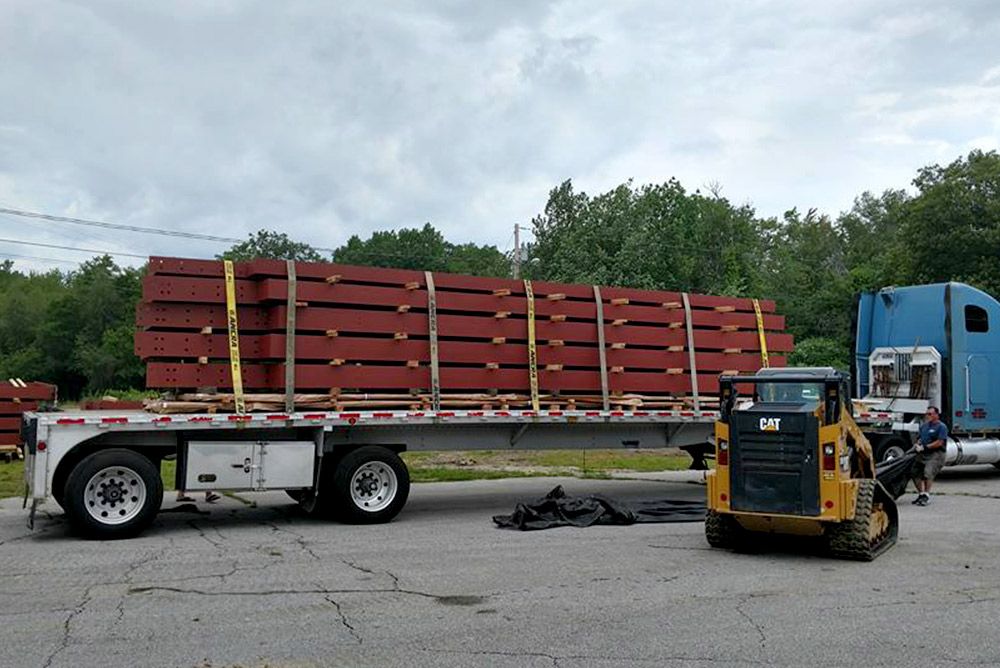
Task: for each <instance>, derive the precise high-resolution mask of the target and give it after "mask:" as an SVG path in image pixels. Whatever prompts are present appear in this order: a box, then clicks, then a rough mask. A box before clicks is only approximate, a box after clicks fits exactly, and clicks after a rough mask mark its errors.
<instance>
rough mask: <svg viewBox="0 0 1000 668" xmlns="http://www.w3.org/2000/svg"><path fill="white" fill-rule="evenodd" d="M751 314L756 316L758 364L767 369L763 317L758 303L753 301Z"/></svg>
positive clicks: (768, 364)
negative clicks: (758, 348) (758, 349)
mask: <svg viewBox="0 0 1000 668" xmlns="http://www.w3.org/2000/svg"><path fill="white" fill-rule="evenodd" d="M753 312H754V314H755V315H756V316H757V336H758V337H759V338H760V363H761V365H762V366H763V367H764V368H765V369H767V368H769V367H770V366H771V361H770V359H769V358H768V356H767V337H766V336H765V335H764V316H763V315H761V312H760V301H758V300H757V299H754V300H753Z"/></svg>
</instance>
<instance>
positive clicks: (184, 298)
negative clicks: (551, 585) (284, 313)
mask: <svg viewBox="0 0 1000 668" xmlns="http://www.w3.org/2000/svg"><path fill="white" fill-rule="evenodd" d="M235 283H236V285H235V287H236V301H237V303H238V304H241V305H256V304H264V303H272V304H273V303H283V302H285V301H286V300H287V298H288V285H287V282H286V281H284V280H279V279H271V278H268V279H263V280H261V281H259V282H254V281H249V280H237V281H236V282H235ZM296 298H297V299H298V301H300V302H307V303H310V304H343V305H355V306H381V307H386V308H398V307H401V306H402V307H405V308H418V309H420V308H425V307H426V306H427V293H426V292H424V291H422V290H407V289H406V288H404V287H396V288H394V287H380V286H369V285H353V284H346V283H335V284H327V283H318V282H313V283H309V282H304V281H300V282H299V283H298V285H297V288H296ZM143 300H144V301H147V302H185V303H188V302H190V303H201V304H222V303H224V302H225V284H224V282H223V281H222V279H201V278H190V277H183V276H181V277H173V276H171V277H164V276H155V275H154V276H146V277H145V278H144V279H143ZM437 307H438V310H439V311H461V312H465V313H469V312H478V313H484V314H485V313H497V312H509V313H521V314H523V313H526V312H527V301H526V300H525V298H523V297H515V296H498V295H493V294H478V293H467V292H447V291H443V290H442V291H439V292H438V293H437ZM535 313H536V315H537V316H538V317H543V318H544V317H548V316H552V315H564V316H567V317H573V318H582V319H590V320H594V319H595V318H596V306H595V305H594V304H593V303H592V302H580V301H569V300H559V301H550V300H548V299H536V300H535ZM636 314H638V316H639V318H644V319H645V320H650V319H655V318H662V319H663V321H665V322H683V311H681V310H678V309H673V310H668V309H662V307H661V309H653V308H650V307H641V308H640V307H629V306H627V305H624V306H615V305H612V304H610V303H609V304H608V305H607V307H606V309H605V318H606V319H607V320H609V321H613V320H615V319H619V318H621V319H626V320H627V319H629V318H628V317H627V316H629V315H636ZM748 315H749V314H748ZM692 317H693V314H692ZM639 318H636V319H639Z"/></svg>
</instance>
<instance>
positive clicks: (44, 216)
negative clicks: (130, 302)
mask: <svg viewBox="0 0 1000 668" xmlns="http://www.w3.org/2000/svg"><path fill="white" fill-rule="evenodd" d="M0 213H3V214H7V215H8V216H20V217H22V218H37V219H40V220H47V221H51V222H56V223H70V224H72V225H86V226H89V227H101V228H104V229H108V230H123V231H126V232H139V233H142V234H159V235H161V236H165V237H180V238H183V239H199V240H201V241H217V242H219V243H226V244H240V243H243V242H244V241H246V239H236V238H233V237H220V236H216V235H214V234H200V233H198V232H182V231H180V230H165V229H162V228H159V227H140V226H139V225H121V224H118V223H107V222H104V221H101V220H87V219H85V218H72V217H69V216H53V215H51V214H48V213H39V212H37V211H23V210H21V209H9V208H6V207H0ZM314 248H315V249H316V250H318V251H324V252H327V253H332V252H333V249H332V248H318V247H314Z"/></svg>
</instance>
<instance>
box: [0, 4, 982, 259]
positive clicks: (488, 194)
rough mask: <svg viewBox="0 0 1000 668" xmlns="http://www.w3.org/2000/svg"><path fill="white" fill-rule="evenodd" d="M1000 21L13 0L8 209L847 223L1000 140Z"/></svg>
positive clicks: (702, 11)
mask: <svg viewBox="0 0 1000 668" xmlns="http://www.w3.org/2000/svg"><path fill="white" fill-rule="evenodd" d="M998 34H1000V10H997V9H996V8H995V3H993V2H960V3H952V4H949V5H942V4H941V3H933V2H928V1H925V2H902V1H895V0H893V1H886V2H879V3H860V2H858V3H855V2H846V3H838V4H836V5H833V4H830V3H799V2H749V3H738V4H736V3H722V2H706V3H701V4H698V5H697V6H696V5H694V4H691V3H607V2H582V1H581V2H551V3H540V2H510V3H464V2H438V3H427V2H417V1H415V0H414V1H413V2H406V3H394V4H391V5H390V4H383V3H362V2H355V3H324V2H293V3H271V2H263V1H261V2H217V3H201V2H193V1H192V2H172V3H125V2H121V3H118V2H115V3H112V2H68V1H64V2H56V1H54V0H48V1H37V0H32V1H28V0H24V1H20V0H7V1H6V2H3V4H2V5H0V87H2V88H0V90H3V91H5V95H4V99H3V102H2V104H0V204H2V205H6V206H11V207H19V208H26V209H34V210H42V211H46V212H50V213H58V214H68V215H79V216H82V217H91V218H100V219H106V220H111V221H118V222H123V223H130V224H136V225H146V226H155V227H167V228H171V229H180V230H192V231H211V232H212V233H214V234H222V235H227V236H243V235H245V234H246V233H247V232H249V231H252V230H255V229H257V228H260V227H268V228H274V229H279V230H283V231H286V232H288V233H289V234H291V235H292V236H293V237H296V238H299V239H303V240H307V241H310V242H312V243H314V244H316V245H321V246H335V245H337V244H339V243H341V242H342V241H343V240H345V239H346V238H347V237H348V236H349V235H350V234H354V233H357V234H361V235H366V234H368V233H369V232H371V231H372V230H375V229H384V228H391V227H400V226H404V225H418V224H421V223H423V222H424V221H430V222H432V223H434V224H435V225H437V226H438V227H440V228H441V229H442V230H443V231H444V232H445V234H446V235H447V236H448V237H450V238H452V239H454V240H457V241H477V242H489V243H495V244H498V245H500V246H501V247H503V246H504V245H505V241H506V240H507V239H508V238H509V236H510V231H511V227H512V225H513V223H514V222H518V221H519V222H527V220H528V219H529V218H530V217H531V216H532V215H533V214H535V213H537V212H538V211H539V210H541V208H542V207H543V206H544V203H545V198H546V194H547V191H548V190H549V189H550V188H551V187H553V186H554V185H556V184H558V183H559V182H561V181H562V180H564V179H566V178H572V179H573V180H574V181H575V182H576V183H577V184H578V186H579V187H581V188H584V189H586V190H588V191H600V190H603V189H606V188H609V187H612V186H614V185H616V184H617V183H620V182H622V181H624V180H626V179H628V178H634V179H635V180H636V181H637V182H647V181H663V180H666V179H668V178H670V177H673V176H676V177H678V178H679V179H681V181H682V182H683V183H684V184H685V185H687V186H688V187H689V188H692V189H693V188H697V187H701V186H704V185H705V184H707V183H710V182H718V183H720V184H721V185H722V187H723V192H724V194H726V195H728V196H729V197H730V198H732V199H734V200H735V201H737V202H751V203H752V204H754V205H755V206H756V207H757V208H758V210H759V211H760V212H761V213H762V214H765V215H777V214H780V213H781V212H782V211H783V210H785V209H787V208H790V207H792V206H798V207H800V208H808V207H818V208H819V209H820V210H823V211H827V212H831V213H836V212H837V211H838V210H841V209H843V208H846V207H847V206H849V205H850V203H851V199H852V198H853V197H854V196H855V195H857V194H859V193H860V192H861V191H862V190H864V189H867V188H870V189H875V190H880V189H883V188H889V187H905V186H906V185H907V184H908V182H909V180H910V178H912V175H913V173H914V172H915V170H916V169H917V168H918V167H920V166H922V165H924V164H927V163H930V162H945V161H950V160H952V159H954V158H955V157H957V156H958V155H960V154H962V153H964V152H966V151H968V150H969V149H970V148H974V147H981V148H987V149H988V148H997V147H998V142H1000V40H998V39H997V38H996V36H997V35H998ZM0 236H2V237H8V238H10V237H13V236H16V237H17V238H23V239H30V240H37V241H46V242H54V243H67V242H69V243H73V244H79V245H81V246H88V247H101V248H109V249H111V250H127V251H132V252H140V253H146V252H149V253H164V254H184V255H210V254H212V253H214V252H217V251H218V250H220V248H218V247H216V246H211V247H204V246H198V245H193V244H190V243H186V242H178V241H176V240H170V239H161V238H157V237H145V236H141V235H116V234H113V233H108V232H98V231H94V232H87V231H83V230H80V229H74V228H70V227H67V226H59V225H54V224H53V225H51V226H49V227H47V228H46V227H42V226H38V225H35V224H29V223H25V222H24V221H19V220H14V219H10V218H6V217H0ZM2 252H12V253H25V254H41V253H32V251H30V250H27V249H24V248H23V247H15V246H10V245H7V244H0V253H2ZM57 253H58V251H54V250H53V251H47V252H46V253H45V255H46V256H50V257H56V254H57ZM61 257H76V255H74V254H72V253H66V254H64V255H63V256H61ZM42 264H44V263H42Z"/></svg>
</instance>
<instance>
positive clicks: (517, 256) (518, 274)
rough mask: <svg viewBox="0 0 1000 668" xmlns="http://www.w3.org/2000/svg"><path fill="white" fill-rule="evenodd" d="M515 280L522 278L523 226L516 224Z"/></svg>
mask: <svg viewBox="0 0 1000 668" xmlns="http://www.w3.org/2000/svg"><path fill="white" fill-rule="evenodd" d="M514 278H521V226H520V225H518V224H517V223H514Z"/></svg>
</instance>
